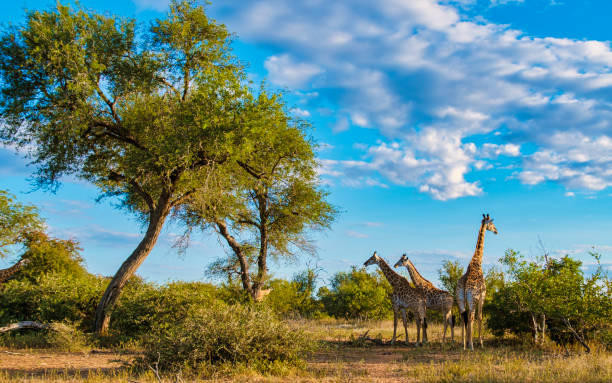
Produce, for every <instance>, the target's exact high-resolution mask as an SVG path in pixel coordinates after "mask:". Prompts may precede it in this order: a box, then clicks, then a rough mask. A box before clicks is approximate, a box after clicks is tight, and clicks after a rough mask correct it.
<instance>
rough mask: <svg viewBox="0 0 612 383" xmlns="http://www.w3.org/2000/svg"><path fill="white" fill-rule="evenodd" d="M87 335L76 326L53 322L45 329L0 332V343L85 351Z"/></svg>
mask: <svg viewBox="0 0 612 383" xmlns="http://www.w3.org/2000/svg"><path fill="white" fill-rule="evenodd" d="M88 343H89V342H88V339H87V336H86V335H85V334H84V333H83V332H82V331H80V330H79V329H77V328H76V327H74V326H72V325H70V324H67V323H59V322H54V323H51V324H50V326H49V328H48V329H46V330H22V331H15V332H10V333H5V334H0V344H1V345H3V346H6V347H11V348H52V349H54V350H58V351H67V352H75V351H85V350H87V349H88Z"/></svg>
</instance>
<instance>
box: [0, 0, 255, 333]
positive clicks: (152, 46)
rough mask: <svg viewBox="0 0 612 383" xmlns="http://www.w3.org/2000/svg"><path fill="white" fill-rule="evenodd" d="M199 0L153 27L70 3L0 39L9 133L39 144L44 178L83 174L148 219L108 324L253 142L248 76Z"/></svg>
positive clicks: (102, 318) (113, 296)
mask: <svg viewBox="0 0 612 383" xmlns="http://www.w3.org/2000/svg"><path fill="white" fill-rule="evenodd" d="M196 3H197V2H196V1H195V0H190V1H183V2H176V1H173V2H172V3H171V5H170V11H169V13H168V14H167V16H166V17H165V18H162V19H157V20H155V21H153V22H152V23H151V25H150V26H149V27H148V28H137V25H136V23H135V21H134V20H125V19H121V18H118V17H107V16H103V15H100V14H95V13H92V12H88V11H84V10H77V11H73V10H72V9H71V8H69V7H66V6H62V5H61V4H58V5H57V7H56V8H55V9H51V10H47V11H36V12H30V13H28V14H27V18H26V22H25V24H24V25H22V26H17V27H10V28H8V29H6V30H5V31H4V32H3V34H2V36H1V39H0V77H1V83H0V88H1V96H0V98H1V99H0V112H1V117H2V121H1V125H0V126H1V128H0V129H1V130H0V132H1V133H0V137H1V139H2V141H3V142H5V143H12V144H17V145H20V146H22V147H23V146H27V147H28V148H31V149H30V150H31V151H30V156H31V158H32V159H33V161H32V162H33V163H34V164H35V165H36V167H37V172H36V174H35V180H36V181H37V183H38V185H39V186H40V187H49V188H54V187H56V186H57V185H58V183H59V180H60V177H61V176H63V175H66V174H72V175H76V176H77V177H80V178H82V179H85V180H87V181H90V182H92V183H93V184H94V185H96V186H97V187H98V188H99V189H100V191H101V196H113V197H116V198H117V199H119V201H120V206H122V207H123V208H125V209H126V210H127V211H129V212H131V213H134V214H135V215H136V216H137V217H139V218H140V219H141V220H142V222H143V225H144V226H145V227H146V232H145V235H144V237H143V238H142V241H141V242H140V243H139V244H138V246H137V247H136V249H135V250H134V251H133V252H132V253H131V255H130V256H129V257H128V258H127V259H126V260H125V261H124V262H123V264H122V265H121V267H120V268H119V270H118V271H117V273H116V274H115V276H114V277H113V279H112V280H111V282H110V284H109V285H108V288H107V289H106V291H105V292H104V295H103V297H102V299H101V300H100V303H99V305H98V307H97V310H96V316H95V325H94V327H95V331H96V332H98V333H104V332H106V331H107V329H108V324H109V320H110V312H111V310H112V308H113V306H114V305H115V302H116V301H117V299H118V297H119V294H120V292H121V289H122V288H123V286H124V285H125V283H126V282H127V280H128V279H129V278H130V276H132V275H133V274H134V272H135V271H136V269H137V268H138V267H139V266H140V264H141V263H142V262H143V261H144V259H145V258H146V257H147V255H148V254H149V253H150V252H151V250H152V249H153V246H154V245H155V243H156V241H157V238H158V236H159V234H160V231H161V229H162V227H163V225H164V222H165V220H166V218H167V217H168V216H169V215H170V213H171V212H172V211H174V210H175V209H177V208H178V207H179V206H181V205H182V204H184V203H185V202H187V201H188V199H189V198H190V197H191V196H193V195H194V194H198V193H205V192H206V187H207V185H206V180H207V179H208V178H207V176H208V175H209V174H211V172H213V171H214V169H215V168H216V167H217V166H219V164H220V163H223V162H228V161H229V160H230V159H231V158H233V156H234V155H237V154H238V151H239V149H238V148H240V147H241V139H242V135H241V134H240V126H241V118H240V111H241V108H242V98H243V96H244V94H245V90H244V87H243V75H242V72H241V70H240V68H239V67H238V65H237V64H236V60H235V58H234V57H233V56H232V55H231V54H230V49H229V42H230V34H229V33H228V32H227V30H226V29H225V27H224V26H223V25H219V24H216V23H215V22H214V21H212V20H210V19H208V18H207V16H206V14H205V12H204V9H203V8H202V7H200V6H198V5H197V4H196Z"/></svg>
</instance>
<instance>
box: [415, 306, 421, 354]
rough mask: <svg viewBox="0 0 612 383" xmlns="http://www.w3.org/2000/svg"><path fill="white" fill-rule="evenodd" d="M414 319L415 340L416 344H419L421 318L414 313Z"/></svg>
mask: <svg viewBox="0 0 612 383" xmlns="http://www.w3.org/2000/svg"><path fill="white" fill-rule="evenodd" d="M415 314H416V313H415ZM414 321H415V322H416V328H417V340H416V344H417V346H418V345H420V344H421V318H420V316H419V315H418V314H416V315H415V316H414Z"/></svg>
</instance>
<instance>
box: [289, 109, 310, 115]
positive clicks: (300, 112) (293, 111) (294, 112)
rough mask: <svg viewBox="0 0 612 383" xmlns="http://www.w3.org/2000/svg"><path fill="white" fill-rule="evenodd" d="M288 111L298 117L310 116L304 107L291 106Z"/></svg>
mask: <svg viewBox="0 0 612 383" xmlns="http://www.w3.org/2000/svg"><path fill="white" fill-rule="evenodd" d="M290 112H291V113H293V114H295V115H296V116H299V117H310V112H309V111H307V110H305V109H300V108H293V109H291V110H290Z"/></svg>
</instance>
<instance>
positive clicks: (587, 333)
mask: <svg viewBox="0 0 612 383" xmlns="http://www.w3.org/2000/svg"><path fill="white" fill-rule="evenodd" d="M592 255H593V257H594V258H595V259H596V261H597V262H599V257H600V256H599V255H598V254H595V253H593V254H592ZM501 262H502V263H503V264H504V265H505V266H506V268H507V270H508V272H507V275H508V281H506V282H505V283H504V284H503V286H502V287H501V288H500V289H499V291H497V292H496V293H495V294H494V295H493V297H492V299H491V301H490V302H489V303H488V304H487V305H486V306H485V308H486V312H487V313H488V315H489V316H490V319H489V321H488V326H489V327H490V328H491V329H492V330H493V331H494V332H495V333H497V334H501V333H503V331H504V330H505V329H508V330H510V331H513V332H516V333H520V332H525V331H527V329H530V330H531V331H535V330H534V328H533V327H532V326H531V319H530V318H531V316H532V315H533V316H534V317H541V315H545V316H546V318H547V325H548V327H549V330H550V331H549V333H550V336H551V338H552V339H553V340H557V341H562V342H567V341H570V340H579V341H581V342H583V341H584V340H585V339H588V338H593V337H594V336H595V335H597V334H605V333H606V331H609V329H610V323H612V289H611V286H612V284H611V282H610V279H609V278H608V276H607V275H604V274H603V270H602V269H601V267H599V269H598V270H597V271H596V272H595V273H594V274H592V275H591V276H589V277H585V276H584V274H583V272H582V270H581V268H580V267H581V265H582V262H580V261H578V260H575V259H573V258H571V257H570V256H567V255H566V256H564V257H562V258H560V259H548V260H547V262H542V261H539V262H538V261H535V260H532V261H528V260H525V259H524V258H523V256H522V255H521V254H519V253H517V252H515V251H513V250H507V251H506V254H505V256H504V258H502V259H501ZM525 322H527V325H525Z"/></svg>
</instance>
